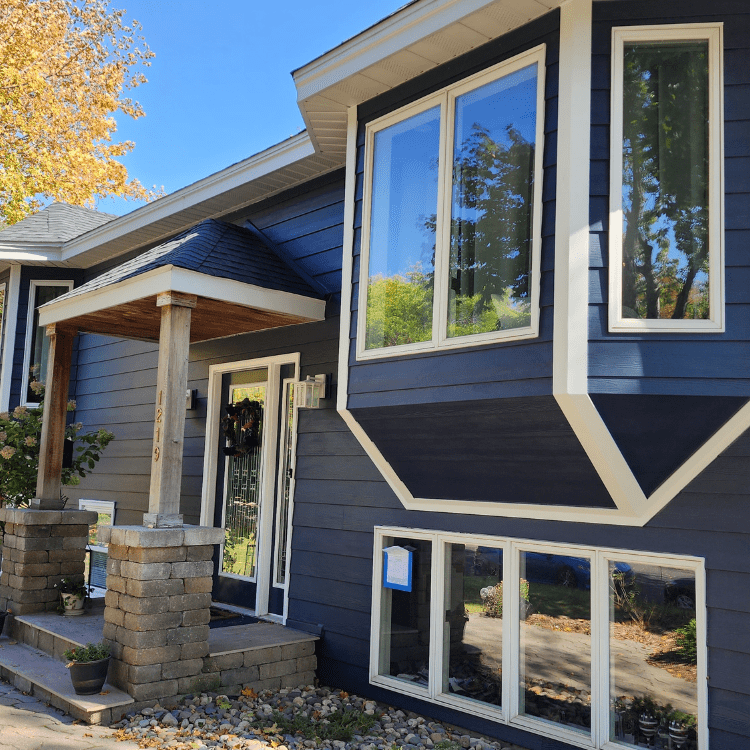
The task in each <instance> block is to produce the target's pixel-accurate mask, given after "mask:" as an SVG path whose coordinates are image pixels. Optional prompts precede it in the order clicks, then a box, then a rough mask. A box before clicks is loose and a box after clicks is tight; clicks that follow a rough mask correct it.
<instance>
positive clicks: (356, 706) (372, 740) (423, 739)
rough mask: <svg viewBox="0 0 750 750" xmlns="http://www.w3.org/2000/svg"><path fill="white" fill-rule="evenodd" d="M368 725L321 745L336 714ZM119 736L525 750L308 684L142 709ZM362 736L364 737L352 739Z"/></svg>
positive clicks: (249, 749)
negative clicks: (299, 728) (305, 727)
mask: <svg viewBox="0 0 750 750" xmlns="http://www.w3.org/2000/svg"><path fill="white" fill-rule="evenodd" d="M342 713H343V714H344V715H346V716H347V719H348V718H349V716H350V715H351V716H352V718H354V717H356V716H357V715H359V716H361V717H364V718H365V720H367V719H369V720H370V722H371V726H369V727H368V728H367V729H361V728H360V729H359V730H357V729H355V730H354V732H353V736H352V737H351V738H349V739H320V738H319V735H320V734H321V733H325V726H326V724H329V722H331V721H332V720H333V721H335V716H336V715H341V714H342ZM292 721H296V722H297V724H298V725H299V724H300V723H308V724H309V723H310V722H312V723H314V724H315V725H316V726H315V728H314V732H311V733H310V734H313V735H317V736H315V738H314V739H313V738H310V739H308V738H307V737H305V736H304V735H303V734H302V733H299V732H295V731H294V729H293V728H292V727H289V726H288V725H287V726H286V727H285V724H286V723H287V722H292ZM113 728H115V729H117V732H116V734H117V736H118V737H119V738H121V739H123V740H133V741H135V742H137V743H138V744H139V746H140V747H144V748H145V747H148V748H158V749H161V750H209V748H210V749H213V748H217V749H219V750H225V749H226V750H264V749H265V748H267V747H273V748H275V750H308V749H313V748H323V749H325V750H423V749H424V750H524V748H522V747H520V746H518V745H510V744H508V743H507V742H501V741H498V740H493V739H490V738H487V737H478V736H473V735H471V734H465V733H464V731H465V730H457V729H456V728H455V727H451V726H450V725H443V724H440V723H439V722H435V721H431V720H430V719H427V718H425V717H423V716H419V715H418V714H414V713H411V712H408V711H401V710H399V709H396V708H394V707H393V706H387V705H385V704H383V703H377V702H376V701H372V700H368V699H366V698H361V697H359V696H357V695H349V694H347V693H345V692H343V691H340V690H333V689H331V688H327V687H318V688H316V687H313V686H311V685H308V686H304V687H299V688H296V689H293V690H288V689H284V690H280V691H278V692H271V691H266V692H262V693H260V694H256V693H254V692H250V691H248V694H247V695H244V694H243V695H240V696H231V697H230V696H227V695H222V694H220V693H219V694H217V693H201V694H197V695H194V696H187V697H186V698H184V699H183V701H182V703H181V704H180V705H179V706H176V707H171V706H170V710H167V708H163V707H161V706H158V705H157V706H155V707H154V708H144V709H143V710H142V711H141V712H140V713H137V714H136V713H134V714H130V715H128V716H127V717H126V718H124V719H123V720H122V721H120V722H118V723H117V724H114V725H113ZM357 731H360V732H361V734H356V732H357Z"/></svg>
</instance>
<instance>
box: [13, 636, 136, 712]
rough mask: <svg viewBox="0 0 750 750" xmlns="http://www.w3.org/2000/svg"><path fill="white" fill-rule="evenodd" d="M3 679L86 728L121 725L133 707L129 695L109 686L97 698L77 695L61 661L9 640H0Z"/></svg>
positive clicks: (95, 696)
mask: <svg viewBox="0 0 750 750" xmlns="http://www.w3.org/2000/svg"><path fill="white" fill-rule="evenodd" d="M0 677H2V678H3V679H4V680H6V681H7V682H10V683H11V685H14V686H15V687H17V688H18V689H19V690H21V691H22V692H24V693H28V694H29V695H33V696H34V697H35V698H38V699H39V700H42V701H44V702H45V703H49V704H50V705H52V706H54V707H55V708H59V709H60V710H61V711H65V713H68V714H70V715H71V716H73V717H74V718H76V719H80V720H81V721H85V722H86V723H87V724H112V723H113V722H115V721H119V720H120V719H121V718H122V717H123V716H124V715H125V714H126V713H127V712H128V711H129V710H130V706H131V705H133V703H134V701H133V699H132V698H131V697H130V696H129V695H128V694H127V693H123V692H122V690H118V689H117V688H115V687H112V686H111V685H110V684H109V683H105V684H104V687H103V688H102V692H101V693H99V694H98V695H76V693H75V691H74V690H73V684H72V683H71V681H70V674H69V673H68V670H67V668H66V667H65V665H64V664H63V663H62V662H61V661H58V660H57V659H55V658H54V657H52V656H50V655H49V654H46V653H43V652H42V651H39V649H36V648H32V647H31V646H27V645H25V644H23V643H18V642H16V641H15V640H12V639H9V638H7V637H1V638H0Z"/></svg>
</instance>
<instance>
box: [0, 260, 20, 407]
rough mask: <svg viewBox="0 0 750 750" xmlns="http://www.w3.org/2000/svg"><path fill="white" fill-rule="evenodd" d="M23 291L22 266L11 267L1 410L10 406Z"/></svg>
mask: <svg viewBox="0 0 750 750" xmlns="http://www.w3.org/2000/svg"><path fill="white" fill-rule="evenodd" d="M20 293H21V266H11V267H10V278H9V279H8V287H7V289H6V290H5V305H4V307H5V309H4V311H3V313H4V315H5V331H4V332H2V340H3V366H2V370H0V412H6V411H8V410H9V408H10V384H11V380H12V379H13V355H14V353H15V348H16V323H17V321H18V297H19V295H20Z"/></svg>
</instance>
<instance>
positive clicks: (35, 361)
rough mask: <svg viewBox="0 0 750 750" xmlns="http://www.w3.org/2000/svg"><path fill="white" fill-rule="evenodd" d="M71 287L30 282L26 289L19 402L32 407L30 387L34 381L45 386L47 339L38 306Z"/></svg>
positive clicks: (34, 400) (70, 284)
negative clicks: (24, 351)
mask: <svg viewBox="0 0 750 750" xmlns="http://www.w3.org/2000/svg"><path fill="white" fill-rule="evenodd" d="M72 288H73V282H72V281H32V282H31V286H30V289H29V313H28V320H27V324H26V353H25V357H24V367H23V386H22V388H23V390H22V392H21V401H22V402H24V403H27V404H36V403H38V402H39V397H38V396H37V395H36V394H35V393H34V391H33V389H32V388H31V383H32V382H33V381H35V380H37V381H39V382H41V383H46V378H47V356H48V354H49V338H48V336H47V332H46V331H45V330H44V327H43V326H40V325H39V307H40V306H41V305H46V304H47V303H48V302H52V300H54V299H57V298H58V297H60V296H61V295H63V294H65V293H66V292H69V291H70V290H71V289H72Z"/></svg>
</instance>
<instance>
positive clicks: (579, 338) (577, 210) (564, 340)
mask: <svg viewBox="0 0 750 750" xmlns="http://www.w3.org/2000/svg"><path fill="white" fill-rule="evenodd" d="M591 6H592V0H569V2H566V3H565V4H563V5H562V7H561V8H560V74H559V75H560V84H559V96H558V101H559V105H558V106H559V114H558V126H557V190H556V197H555V201H556V203H555V215H556V227H555V298H554V299H555V305H554V339H553V345H552V346H553V363H552V392H553V394H555V396H557V394H581V393H586V392H587V390H588V382H587V380H588V304H589V290H588V280H589V171H590V153H591V148H590V141H591V33H592V32H591V20H592V9H591Z"/></svg>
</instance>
